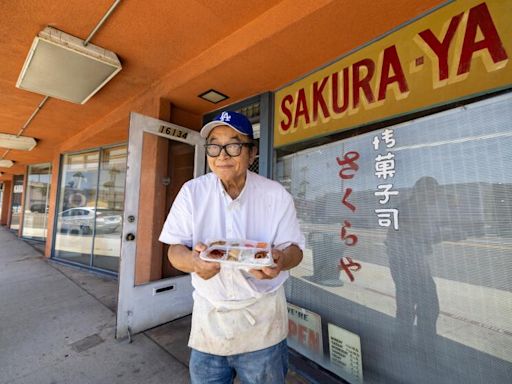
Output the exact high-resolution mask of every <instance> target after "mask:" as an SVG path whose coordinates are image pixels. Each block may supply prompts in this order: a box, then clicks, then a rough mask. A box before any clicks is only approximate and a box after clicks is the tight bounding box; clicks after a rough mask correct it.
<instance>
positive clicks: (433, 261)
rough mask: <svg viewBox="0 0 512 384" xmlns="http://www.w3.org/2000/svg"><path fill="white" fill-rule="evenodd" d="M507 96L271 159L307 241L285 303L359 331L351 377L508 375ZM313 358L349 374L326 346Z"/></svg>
mask: <svg viewBox="0 0 512 384" xmlns="http://www.w3.org/2000/svg"><path fill="white" fill-rule="evenodd" d="M511 105H512V94H507V95H503V96H500V97H495V98H492V99H488V100H485V101H481V102H478V103H474V104H470V105H468V106H466V107H464V108H458V109H454V110H450V111H447V112H443V113H439V114H436V115H431V116H428V117H424V118H421V119H417V120H414V121H411V122H408V123H404V124H400V125H397V126H392V127H388V128H387V129H382V130H378V131H374V132H370V133H367V134H364V135H360V136H356V137H352V138H348V139H346V140H341V141H338V142H333V143H329V144H326V145H319V146H316V147H312V148H308V149H306V150H303V151H300V152H296V153H294V154H291V155H286V156H282V157H280V158H279V159H278V162H277V167H276V174H275V177H276V179H277V180H279V181H280V182H281V183H282V184H283V185H284V186H285V187H286V188H287V189H288V190H289V191H290V192H291V193H292V195H293V196H294V198H295V204H296V207H297V211H298V216H299V218H300V220H301V227H302V230H303V231H304V232H305V235H306V239H307V244H306V250H305V252H304V255H305V256H304V261H303V262H302V263H301V265H300V266H298V267H297V268H295V269H294V270H293V271H292V275H293V278H292V279H291V280H290V281H289V282H288V285H287V290H288V291H287V293H288V294H289V298H290V301H291V302H292V303H295V304H297V305H300V306H301V307H304V308H306V309H308V310H311V311H314V312H316V313H318V314H320V315H321V316H322V321H323V322H324V332H327V327H326V325H327V323H332V324H334V325H336V326H338V327H341V328H344V329H346V330H348V331H350V332H353V333H356V334H358V335H359V336H360V338H361V343H362V345H361V349H362V354H363V366H364V368H365V372H364V382H365V383H374V382H383V381H384V382H414V383H424V382H425V383H430V382H464V383H477V382H481V380H482V379H481V378H482V377H485V378H486V379H485V380H486V381H487V382H495V383H498V382H508V381H509V376H507V375H509V373H507V372H510V371H509V370H510V363H511V362H512V348H511V347H510V346H511V345H512V307H511V306H510V303H511V302H512V280H511V279H510V274H511V271H512V173H511V172H510V169H512V126H511V125H510V121H512V108H511ZM386 130H387V132H386ZM390 131H392V132H390ZM391 139H392V140H391ZM386 140H387V141H386ZM393 140H394V141H393ZM350 153H351V154H350ZM355 154H357V156H356V155H355ZM356 158H357V159H356ZM391 160H393V161H391ZM350 162H355V163H356V164H355V165H357V166H355V165H354V164H352V165H348V164H349V163H350ZM342 170H344V171H343V173H340V172H341V171H342ZM384 171H385V172H387V173H386V177H384V173H383V172H384ZM391 171H393V172H391ZM341 174H343V176H344V177H341ZM349 176H352V177H349ZM395 224H396V225H395ZM325 336H326V335H324V340H325ZM304 353H305V354H306V351H305V352H304ZM316 360H317V361H318V362H319V363H320V364H321V365H323V366H325V367H327V368H328V369H330V370H332V371H334V372H335V373H337V374H339V375H340V376H342V377H346V378H347V379H350V376H347V372H346V371H344V370H343V369H342V368H340V366H339V365H336V364H335V363H334V362H333V361H331V357H330V354H329V348H328V346H327V345H325V346H324V354H323V355H319V356H317V358H316ZM455 366H460V367H462V366H463V367H465V369H464V370H462V371H461V370H454V369H453V367H455ZM390 367H394V368H392V369H391V368H390Z"/></svg>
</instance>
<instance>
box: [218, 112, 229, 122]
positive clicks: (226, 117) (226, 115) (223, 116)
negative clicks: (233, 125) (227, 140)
mask: <svg viewBox="0 0 512 384" xmlns="http://www.w3.org/2000/svg"><path fill="white" fill-rule="evenodd" d="M220 121H231V115H230V114H229V113H228V112H222V114H221V115H220Z"/></svg>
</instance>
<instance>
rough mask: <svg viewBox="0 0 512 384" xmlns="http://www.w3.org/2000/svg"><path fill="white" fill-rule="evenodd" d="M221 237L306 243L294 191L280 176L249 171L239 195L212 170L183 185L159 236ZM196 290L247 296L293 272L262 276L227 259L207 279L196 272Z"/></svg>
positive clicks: (179, 240) (217, 297) (190, 240)
mask: <svg viewBox="0 0 512 384" xmlns="http://www.w3.org/2000/svg"><path fill="white" fill-rule="evenodd" d="M218 239H247V240H255V241H264V242H267V243H269V244H272V245H273V246H274V247H276V246H279V245H282V244H290V243H293V244H296V245H298V246H299V247H300V248H301V249H304V235H303V234H302V232H301V231H300V228H299V222H298V220H297V214H296V211H295V206H294V204H293V199H292V196H291V195H290V194H289V193H288V192H287V191H286V190H285V189H284V188H283V186H282V185H281V184H279V183H278V182H276V181H273V180H270V179H267V178H265V177H262V176H260V175H257V174H256V173H253V172H250V171H247V178H246V183H245V187H244V189H243V190H242V192H241V193H240V195H239V196H238V197H237V198H236V199H235V200H233V199H232V198H231V197H230V196H229V195H228V194H227V192H226V191H225V190H224V187H223V186H222V183H221V182H220V179H219V178H218V177H217V176H216V175H215V174H214V173H208V174H206V175H203V176H200V177H198V178H196V179H193V180H190V181H188V182H187V183H185V184H184V185H183V187H182V188H181V190H180V192H179V193H178V195H177V196H176V199H175V201H174V203H173V205H172V207H171V210H170V212H169V215H168V217H167V220H166V221H165V224H164V227H163V229H162V233H161V234H160V238H159V240H160V241H161V242H163V243H167V244H183V245H186V246H187V247H190V248H192V247H193V246H194V245H195V244H197V243H198V242H203V243H206V242H207V241H212V240H218ZM191 275H192V285H193V286H194V288H195V290H196V293H198V294H200V295H201V296H203V297H205V298H206V299H209V300H211V301H224V300H246V299H250V298H254V297H259V296H261V294H263V293H268V292H273V291H275V290H277V289H278V288H279V287H280V286H281V285H282V284H283V283H284V281H285V280H286V279H287V278H288V275H289V274H288V271H282V272H281V273H280V274H279V275H278V276H277V277H276V278H274V279H270V280H258V279H256V278H254V277H253V276H252V275H250V274H249V273H248V272H246V271H243V270H239V269H235V268H232V267H230V266H227V265H226V264H222V265H221V270H220V272H219V273H218V274H217V275H215V276H214V277H212V278H211V279H208V280H204V279H202V278H200V277H199V276H197V275H196V274H195V273H192V274H191Z"/></svg>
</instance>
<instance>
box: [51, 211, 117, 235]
mask: <svg viewBox="0 0 512 384" xmlns="http://www.w3.org/2000/svg"><path fill="white" fill-rule="evenodd" d="M95 219H96V233H112V232H115V231H116V230H117V229H118V228H119V227H120V226H121V222H122V216H121V214H120V213H119V211H113V210H109V209H105V208H94V207H77V208H70V209H67V210H65V211H62V212H60V213H59V224H60V230H61V232H68V233H79V234H84V235H87V234H90V233H92V231H93V229H94V228H95V227H94V220H95Z"/></svg>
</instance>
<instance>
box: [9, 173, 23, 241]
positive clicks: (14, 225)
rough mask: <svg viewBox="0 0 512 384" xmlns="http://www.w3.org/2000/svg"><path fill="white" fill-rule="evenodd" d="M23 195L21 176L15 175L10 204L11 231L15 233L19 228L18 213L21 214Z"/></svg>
mask: <svg viewBox="0 0 512 384" xmlns="http://www.w3.org/2000/svg"><path fill="white" fill-rule="evenodd" d="M22 195H23V175H17V176H14V178H13V188H12V204H11V225H10V229H11V230H12V231H17V230H18V229H19V228H20V212H21V198H22Z"/></svg>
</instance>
